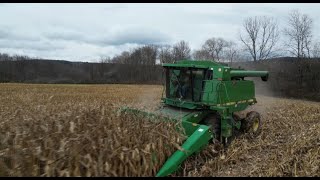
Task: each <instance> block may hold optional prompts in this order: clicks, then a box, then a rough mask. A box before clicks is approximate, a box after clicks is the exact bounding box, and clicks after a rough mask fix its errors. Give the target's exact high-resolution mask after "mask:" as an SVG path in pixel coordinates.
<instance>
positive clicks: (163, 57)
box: [159, 45, 174, 63]
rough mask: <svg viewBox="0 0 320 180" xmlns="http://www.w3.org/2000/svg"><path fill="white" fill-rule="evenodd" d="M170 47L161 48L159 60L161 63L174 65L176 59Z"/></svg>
mask: <svg viewBox="0 0 320 180" xmlns="http://www.w3.org/2000/svg"><path fill="white" fill-rule="evenodd" d="M172 51H173V50H172V47H171V46H170V45H163V46H161V47H160V48H159V59H160V63H173V61H174V57H173V52H172Z"/></svg>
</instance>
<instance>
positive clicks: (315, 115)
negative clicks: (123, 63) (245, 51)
mask: <svg viewBox="0 0 320 180" xmlns="http://www.w3.org/2000/svg"><path fill="white" fill-rule="evenodd" d="M161 94H162V87H161V86H156V85H36V84H34V85H31V84H0V176H154V175H155V174H156V172H157V171H158V170H159V168H160V167H161V165H162V164H163V163H164V162H165V160H166V158H168V157H169V155H170V154H171V153H172V152H174V151H175V150H176V149H177V148H179V144H181V142H182V140H183V139H184V138H185V137H183V136H182V135H180V134H178V133H177V132H175V130H174V125H173V124H170V123H162V122H150V121H147V120H146V119H139V118H133V117H131V116H130V115H127V114H124V115H123V114H119V113H118V112H117V111H116V110H117V109H118V108H119V107H120V106H123V105H126V106H134V107H137V108H142V109H147V110H153V109H154V108H156V106H157V105H158V103H159V102H160V97H161ZM257 100H258V104H256V105H254V106H252V107H250V108H249V109H248V110H247V111H250V110H255V111H258V112H259V113H261V116H262V120H263V128H262V133H261V135H260V136H259V137H258V138H256V139H253V140H249V139H248V138H246V137H245V135H242V136H240V137H238V138H236V139H235V140H234V141H233V142H232V143H231V145H230V147H229V148H228V150H227V151H226V152H223V151H219V152H215V151H214V149H213V145H210V146H208V147H207V148H206V149H205V150H203V151H202V152H201V153H200V154H198V155H195V156H193V157H191V158H189V159H188V160H187V161H186V162H185V163H183V165H182V168H181V171H179V172H177V173H176V174H174V175H173V176H320V167H319V166H320V123H319V122H320V103H317V102H309V101H302V100H294V99H283V98H274V97H267V96H258V97H257Z"/></svg>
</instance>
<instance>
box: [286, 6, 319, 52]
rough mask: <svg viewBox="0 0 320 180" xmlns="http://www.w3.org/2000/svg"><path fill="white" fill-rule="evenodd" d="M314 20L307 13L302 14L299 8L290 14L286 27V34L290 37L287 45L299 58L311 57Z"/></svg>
mask: <svg viewBox="0 0 320 180" xmlns="http://www.w3.org/2000/svg"><path fill="white" fill-rule="evenodd" d="M312 22H313V21H312V19H311V18H310V17H309V16H308V15H307V14H301V13H300V12H299V11H298V10H293V11H291V12H290V14H289V18H288V27H286V28H285V29H284V34H285V35H286V36H287V37H288V38H289V39H288V40H289V41H288V42H287V44H286V46H287V47H288V48H289V49H288V51H289V52H290V53H291V54H292V55H294V56H296V57H298V58H300V57H310V46H311V38H312Z"/></svg>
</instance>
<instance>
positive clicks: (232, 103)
mask: <svg viewBox="0 0 320 180" xmlns="http://www.w3.org/2000/svg"><path fill="white" fill-rule="evenodd" d="M253 101H254V100H253V99H249V100H243V101H238V102H228V103H225V104H217V106H230V105H234V104H241V103H246V102H253Z"/></svg>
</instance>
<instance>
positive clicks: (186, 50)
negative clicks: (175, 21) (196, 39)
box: [173, 41, 191, 61]
mask: <svg viewBox="0 0 320 180" xmlns="http://www.w3.org/2000/svg"><path fill="white" fill-rule="evenodd" d="M190 52H191V49H190V47H189V43H187V42H186V41H180V42H178V43H176V44H175V45H174V46H173V59H174V61H180V60H182V59H189V58H191V55H190Z"/></svg>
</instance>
